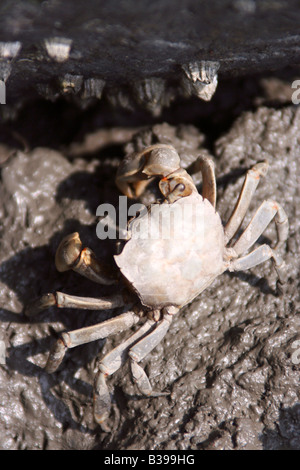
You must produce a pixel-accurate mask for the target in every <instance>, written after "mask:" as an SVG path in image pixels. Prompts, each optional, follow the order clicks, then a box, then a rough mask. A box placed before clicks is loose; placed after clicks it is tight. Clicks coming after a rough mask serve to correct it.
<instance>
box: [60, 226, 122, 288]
mask: <svg viewBox="0 0 300 470" xmlns="http://www.w3.org/2000/svg"><path fill="white" fill-rule="evenodd" d="M55 265H56V268H57V270H58V271H60V272H64V271H68V270H69V269H72V270H73V271H75V272H77V273H79V274H81V275H82V276H84V277H87V278H88V279H91V280H92V281H94V282H98V283H99V284H104V285H111V284H115V283H116V275H115V273H114V272H113V271H112V270H111V269H110V268H109V267H108V266H106V265H105V264H104V263H100V262H99V261H98V260H97V259H96V256H95V255H94V253H93V251H92V250H91V249H90V248H83V249H82V243H81V240H80V237H79V234H78V233H77V232H74V233H71V234H70V235H67V236H66V237H65V238H63V240H62V241H61V242H60V244H59V246H58V248H57V251H56V255H55Z"/></svg>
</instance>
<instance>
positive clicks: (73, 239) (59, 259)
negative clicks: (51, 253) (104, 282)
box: [55, 232, 82, 272]
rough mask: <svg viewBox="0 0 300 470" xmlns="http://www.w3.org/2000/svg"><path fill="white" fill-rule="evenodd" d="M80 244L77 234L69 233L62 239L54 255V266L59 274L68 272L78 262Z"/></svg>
mask: <svg viewBox="0 0 300 470" xmlns="http://www.w3.org/2000/svg"><path fill="white" fill-rule="evenodd" d="M81 249H82V243H81V240H80V238H79V234H78V232H75V233H71V234H70V235H67V236H66V237H64V238H63V239H62V241H61V242H60V244H59V247H58V248H57V250H56V254H55V266H56V269H57V270H58V271H59V272H64V271H68V270H69V269H72V268H73V266H74V265H75V264H76V262H77V261H78V258H79V256H80V253H81Z"/></svg>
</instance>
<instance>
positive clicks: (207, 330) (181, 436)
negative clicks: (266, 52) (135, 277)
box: [0, 104, 300, 450]
mask: <svg viewBox="0 0 300 470" xmlns="http://www.w3.org/2000/svg"><path fill="white" fill-rule="evenodd" d="M117 132H120V133H121V134H119V139H117V145H115V144H116V143H115V142H114V146H112V148H111V149H110V151H109V152H108V153H107V154H106V153H105V148H104V150H103V149H102V150H101V155H100V154H99V155H97V152H92V154H91V155H89V158H83V157H81V156H80V151H78V152H77V153H76V149H74V147H72V149H71V150H70V147H69V149H68V150H69V151H67V150H66V151H64V152H62V151H57V150H52V149H49V148H45V147H44V148H41V147H39V148H33V149H30V150H29V151H28V152H24V151H22V150H18V151H15V152H14V153H12V154H10V155H9V156H8V157H7V160H6V159H5V158H4V157H3V163H2V173H1V182H0V195H1V198H0V201H1V202H0V214H1V250H0V257H1V266H0V292H1V295H0V307H1V310H0V340H1V341H4V342H5V345H6V364H5V365H1V366H0V448H1V449H92V448H96V449H298V450H299V449H300V400H299V364H298V362H299V354H298V353H297V349H296V348H295V345H296V343H295V342H296V341H299V340H300V318H299V313H300V297H299V279H300V277H299V259H298V257H299V251H300V232H299V229H300V222H299V215H300V214H299V210H300V209H299V207H300V168H299V165H300V163H299V135H300V108H299V107H297V106H291V105H289V104H285V105H284V106H280V107H277V108H275V107H272V106H264V105H263V104H260V105H259V106H257V107H256V108H254V109H253V110H251V111H249V110H248V111H246V112H243V113H242V114H241V115H240V116H239V117H237V118H236V119H234V120H233V122H232V124H230V126H229V127H228V129H227V130H226V131H225V132H224V133H223V135H222V136H220V137H219V138H217V140H216V141H215V142H214V145H213V148H212V149H210V150H208V149H206V150H205V151H206V152H208V151H210V152H212V153H213V155H214V158H215V162H216V173H217V182H218V202H217V210H218V211H219V213H220V214H221V217H222V219H223V220H224V221H226V220H227V219H228V217H229V215H230V213H231V210H232V208H233V206H234V204H235V201H236V199H237V197H238V195H239V192H240V189H241V186H242V183H243V177H244V175H245V172H246V170H247V169H248V168H249V167H250V166H252V165H253V164H254V163H255V162H257V161H261V160H264V159H267V160H268V161H269V163H270V168H269V172H268V174H267V176H266V177H265V178H264V179H263V180H262V181H261V182H260V184H259V187H258V189H257V191H256V195H255V198H254V199H253V201H252V203H251V206H250V210H249V214H248V216H247V219H246V221H245V222H246V223H247V221H249V218H250V217H251V214H252V215H253V213H254V211H255V209H256V208H257V207H258V206H259V204H260V203H261V202H262V201H263V200H264V199H275V200H277V201H278V202H279V203H281V204H282V205H283V207H284V209H285V210H286V212H287V214H288V217H289V222H290V238H289V240H288V243H287V246H286V248H284V250H283V255H284V259H285V261H286V263H287V266H288V281H287V283H286V285H285V286H284V288H283V293H282V295H281V296H279V295H278V294H277V292H276V274H275V271H274V267H273V265H272V263H271V262H270V261H269V262H266V263H264V264H262V265H259V266H257V267H256V268H253V269H252V270H249V271H247V272H240V273H230V274H229V273H225V274H223V275H222V276H221V277H219V278H218V279H216V281H215V282H214V283H213V285H212V286H211V287H209V288H208V289H207V290H206V291H205V292H203V293H202V294H201V295H200V296H199V298H197V299H195V300H194V302H192V303H191V304H190V305H189V306H187V307H185V308H184V309H183V310H182V311H181V312H180V314H178V315H177V316H176V317H175V318H174V321H173V324H172V325H171V328H170V330H169V333H168V335H167V336H166V337H165V339H164V340H163V341H162V343H161V344H160V345H159V346H158V347H157V348H156V349H155V350H154V351H153V352H152V353H151V354H149V356H148V357H147V358H146V359H145V360H144V361H143V363H142V365H143V366H144V367H145V370H146V371H147V374H148V375H149V377H150V380H151V382H152V384H153V387H154V389H155V390H163V391H164V390H168V391H170V392H171V393H170V395H169V396H165V397H159V398H153V399H146V398H143V397H140V396H139V394H138V393H137V390H136V388H135V386H134V385H133V383H132V381H131V379H130V375H129V371H128V368H127V366H125V367H123V368H122V369H121V370H119V371H118V372H117V373H116V374H114V375H113V376H112V378H110V379H109V381H108V383H109V387H110V390H111V392H112V394H113V398H114V404H113V412H112V414H111V417H110V419H109V421H108V424H109V426H110V427H111V429H112V431H111V433H105V432H102V431H101V430H100V429H99V428H98V427H97V426H96V425H95V424H94V423H93V418H92V386H93V378H94V369H95V366H96V357H97V355H104V354H105V353H106V352H107V351H109V350H111V349H112V348H113V347H114V346H115V345H117V344H119V343H120V342H121V341H122V339H124V337H125V336H126V334H125V333H124V334H119V335H117V336H116V337H113V338H109V339H108V340H106V341H104V340H103V341H97V342H94V343H90V344H87V345H83V346H80V347H77V348H74V349H71V350H69V351H68V352H67V354H66V356H65V359H64V361H63V363H62V365H61V367H60V368H59V370H58V371H57V372H55V373H54V374H52V375H49V374H47V373H45V372H44V371H43V369H42V367H43V365H44V363H45V360H46V357H47V351H48V350H49V347H50V344H51V343H52V341H53V340H54V338H55V337H56V336H57V334H59V332H61V331H64V330H71V329H76V328H81V327H83V326H88V325H92V324H95V323H97V322H100V321H103V320H105V319H107V318H109V317H111V316H112V315H117V314H118V313H120V312H121V311H122V310H121V309H115V310H113V311H103V312H99V311H98V312H94V311H90V312H89V311H80V310H71V309H68V310H67V309H66V310H62V309H60V310H59V309H56V308H51V309H49V310H47V311H45V312H43V313H42V314H40V315H39V316H36V317H33V318H32V319H30V320H29V319H27V318H25V317H24V316H23V315H22V309H23V306H24V305H25V304H26V303H27V302H28V301H30V300H31V299H32V298H35V297H37V296H39V295H40V294H42V293H46V292H51V291H54V290H63V291H64V292H67V293H71V294H75V295H85V296H101V295H104V294H107V293H110V292H112V291H113V289H115V288H113V287H110V288H108V287H105V286H103V287H102V286H95V285H93V284H92V283H91V282H90V281H88V280H84V279H82V278H80V277H79V276H78V275H76V274H75V273H73V272H67V273H58V272H57V271H56V269H55V266H54V254H55V250H56V247H57V245H58V243H59V241H60V240H61V238H62V237H63V236H64V235H66V234H68V233H70V232H73V231H78V232H79V233H80V235H81V239H82V241H83V242H84V244H85V246H89V247H91V248H92V249H93V250H94V251H95V253H96V254H97V256H98V257H99V258H101V259H104V260H106V261H108V260H109V259H110V258H111V256H112V253H113V249H114V247H113V244H112V243H111V242H109V241H102V242H100V241H99V240H98V239H97V237H96V233H95V227H96V224H97V218H96V216H95V213H96V208H97V206H98V205H99V204H100V203H102V202H111V203H113V204H115V205H117V203H118V197H119V193H118V190H117V189H116V187H115V185H114V175H115V172H116V168H117V165H118V162H119V161H120V159H121V158H122V156H123V155H124V152H122V151H121V150H120V149H121V147H120V145H119V144H120V142H123V141H124V142H129V141H130V139H131V135H132V133H133V132H132V131H130V130H128V129H127V130H126V131H124V132H125V134H126V135H125V134H122V131H120V129H118V131H116V134H117ZM112 134H113V132H111V134H110V135H112ZM97 138H98V140H99V139H100V137H99V136H98V137H97ZM205 138H206V135H205V132H204V131H201V128H200V130H199V129H198V130H197V129H196V128H194V127H183V126H179V127H178V128H177V129H175V128H172V127H170V126H168V125H162V126H156V127H155V128H154V129H153V130H152V131H151V132H150V131H142V132H141V133H140V134H139V137H138V138H136V139H135V145H136V146H139V145H142V144H144V143H146V144H148V143H151V142H153V141H156V140H159V141H162V142H169V141H170V140H171V141H172V143H173V145H175V146H177V147H178V149H179V151H180V152H181V155H183V157H184V159H185V161H186V164H188V162H190V161H192V160H193V159H194V158H195V157H196V155H197V153H198V147H200V148H203V147H205ZM130 145H132V144H130ZM67 155H68V156H67ZM4 160H6V161H4ZM150 197H151V194H150V193H149V194H147V195H146V196H145V198H146V199H145V200H150V199H147V198H150ZM275 239H276V230H275V227H274V224H271V225H270V226H269V227H268V228H267V230H266V231H265V233H264V235H263V237H262V238H261V240H260V242H266V241H267V242H269V243H271V242H272V241H275ZM297 354H298V355H297Z"/></svg>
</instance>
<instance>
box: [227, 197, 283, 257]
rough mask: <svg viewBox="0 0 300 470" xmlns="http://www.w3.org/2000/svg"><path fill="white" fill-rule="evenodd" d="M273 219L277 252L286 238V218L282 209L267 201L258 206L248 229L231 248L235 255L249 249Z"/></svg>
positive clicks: (275, 203)
mask: <svg viewBox="0 0 300 470" xmlns="http://www.w3.org/2000/svg"><path fill="white" fill-rule="evenodd" d="M274 217H275V223H276V228H277V236H278V242H277V244H276V247H275V250H278V249H279V248H280V247H281V246H282V244H283V243H284V242H285V241H286V239H287V237H288V231H289V225H288V218H287V215H286V213H285V211H284V210H283V208H282V207H281V206H280V205H279V204H278V203H277V202H276V201H272V200H269V201H264V202H263V203H262V204H261V205H260V207H259V208H258V210H257V211H256V213H255V214H254V216H253V218H252V220H251V222H250V223H249V225H248V227H247V228H246V229H245V231H244V232H243V233H242V235H241V236H240V238H239V239H238V240H237V241H236V242H235V244H234V245H233V247H232V248H233V249H234V251H235V253H236V254H237V255H241V254H242V253H244V252H245V251H247V250H248V249H249V248H251V246H252V245H254V243H255V242H256V240H257V239H258V238H259V237H260V235H261V234H262V233H263V232H264V231H265V229H266V228H267V226H268V225H269V223H270V222H271V220H272V219H273V218H274Z"/></svg>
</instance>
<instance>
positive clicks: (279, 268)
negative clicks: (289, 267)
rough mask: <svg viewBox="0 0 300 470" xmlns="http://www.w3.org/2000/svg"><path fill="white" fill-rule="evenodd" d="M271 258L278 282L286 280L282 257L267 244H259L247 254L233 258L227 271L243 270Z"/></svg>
mask: <svg viewBox="0 0 300 470" xmlns="http://www.w3.org/2000/svg"><path fill="white" fill-rule="evenodd" d="M270 258H273V260H274V263H275V269H276V272H277V275H278V278H279V282H280V283H281V284H283V283H284V282H285V281H286V274H287V273H286V265H285V262H284V261H283V260H282V258H281V257H280V256H279V255H278V254H277V253H276V252H275V251H274V250H272V248H271V247H270V246H269V245H261V246H259V247H258V248H256V249H255V250H253V251H251V252H250V253H249V254H248V255H246V256H242V257H241V258H238V259H235V260H233V261H232V262H231V263H230V267H229V271H245V270H246V269H250V268H253V267H254V266H257V265H258V264H261V263H263V262H264V261H267V260H268V259H270Z"/></svg>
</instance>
